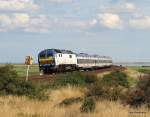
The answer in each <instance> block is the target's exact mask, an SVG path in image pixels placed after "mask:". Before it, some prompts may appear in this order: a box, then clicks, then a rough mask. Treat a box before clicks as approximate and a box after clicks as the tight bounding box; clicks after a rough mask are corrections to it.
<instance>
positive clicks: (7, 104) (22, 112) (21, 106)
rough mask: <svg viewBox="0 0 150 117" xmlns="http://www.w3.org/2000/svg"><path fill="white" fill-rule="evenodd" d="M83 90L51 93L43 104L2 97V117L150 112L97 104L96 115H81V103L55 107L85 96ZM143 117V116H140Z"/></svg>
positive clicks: (117, 116)
mask: <svg viewBox="0 0 150 117" xmlns="http://www.w3.org/2000/svg"><path fill="white" fill-rule="evenodd" d="M83 95H84V93H83V90H81V89H80V88H75V87H70V86H68V87H66V88H62V89H59V90H54V91H52V92H51V93H50V100H48V101H45V102H41V101H36V100H29V99H28V98H26V97H13V96H7V97H0V116H1V117H130V116H129V112H130V111H132V112H135V111H136V112H137V111H139V112H146V114H147V116H146V117H148V116H149V115H150V111H148V110H147V109H145V108H144V107H143V108H140V109H137V110H134V109H130V108H129V107H128V106H123V105H122V104H120V103H119V102H109V101H103V102H97V105H96V110H95V112H94V113H91V114H85V113H80V109H79V108H80V106H81V103H76V104H73V105H71V106H69V107H58V106H55V105H56V104H58V103H59V102H61V101H62V100H63V99H65V98H70V97H79V96H83ZM138 117H142V116H138Z"/></svg>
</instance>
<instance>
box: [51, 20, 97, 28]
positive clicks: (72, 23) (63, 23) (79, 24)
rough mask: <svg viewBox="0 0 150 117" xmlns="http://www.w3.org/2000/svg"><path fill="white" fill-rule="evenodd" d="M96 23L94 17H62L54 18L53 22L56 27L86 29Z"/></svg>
mask: <svg viewBox="0 0 150 117" xmlns="http://www.w3.org/2000/svg"><path fill="white" fill-rule="evenodd" d="M96 23H97V20H96V19H93V20H72V19H62V20H55V22H54V24H53V25H55V26H58V27H63V28H68V29H70V28H74V29H76V28H77V29H87V28H91V27H93V26H95V25H96Z"/></svg>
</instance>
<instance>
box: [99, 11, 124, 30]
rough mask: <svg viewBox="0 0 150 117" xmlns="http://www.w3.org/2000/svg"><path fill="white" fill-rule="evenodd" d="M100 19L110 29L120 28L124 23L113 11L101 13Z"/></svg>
mask: <svg viewBox="0 0 150 117" xmlns="http://www.w3.org/2000/svg"><path fill="white" fill-rule="evenodd" d="M98 19H99V22H100V24H102V25H103V26H105V27H107V28H110V29H120V28H121V27H122V23H123V22H122V20H121V19H120V17H119V15H117V14H111V13H104V14H99V15H98Z"/></svg>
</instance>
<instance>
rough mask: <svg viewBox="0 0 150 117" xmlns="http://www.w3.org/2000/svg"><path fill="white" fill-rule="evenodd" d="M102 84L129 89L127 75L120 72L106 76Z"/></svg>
mask: <svg viewBox="0 0 150 117" xmlns="http://www.w3.org/2000/svg"><path fill="white" fill-rule="evenodd" d="M102 82H103V83H104V84H105V85H108V86H115V87H116V86H123V87H126V88H128V87H129V82H128V76H127V74H126V73H124V72H122V71H120V70H117V71H113V72H111V73H110V74H108V75H105V76H104V77H103V79H102Z"/></svg>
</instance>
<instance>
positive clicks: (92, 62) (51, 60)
mask: <svg viewBox="0 0 150 117" xmlns="http://www.w3.org/2000/svg"><path fill="white" fill-rule="evenodd" d="M38 63H39V70H40V71H41V72H44V73H51V72H62V71H71V70H80V69H83V70H85V69H95V68H101V67H109V66H111V65H112V58H111V57H106V56H99V55H88V54H85V53H79V54H77V53H74V52H72V51H70V50H60V49H45V50H43V51H41V52H40V53H39V55H38Z"/></svg>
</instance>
